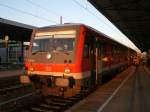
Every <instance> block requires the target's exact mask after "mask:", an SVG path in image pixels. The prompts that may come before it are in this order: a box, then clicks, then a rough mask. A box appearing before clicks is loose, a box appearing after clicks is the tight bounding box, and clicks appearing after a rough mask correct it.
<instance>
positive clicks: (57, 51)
mask: <svg viewBox="0 0 150 112" xmlns="http://www.w3.org/2000/svg"><path fill="white" fill-rule="evenodd" d="M78 36H79V27H77V26H72V27H71V26H70V27H60V26H59V27H46V28H39V29H36V30H35V31H33V34H32V38H31V43H30V49H29V53H28V57H27V59H26V60H25V75H22V76H21V77H20V80H21V82H22V83H30V84H32V85H33V86H34V87H35V88H38V89H40V90H41V91H42V92H43V94H44V95H49V94H51V95H56V96H66V97H71V96H73V95H75V94H76V93H77V92H78V89H77V88H78V86H75V79H78V72H79V71H80V67H79V66H78V64H77V60H76V58H77V57H76V55H78V54H77V42H78V39H77V37H78Z"/></svg>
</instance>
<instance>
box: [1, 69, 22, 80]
mask: <svg viewBox="0 0 150 112" xmlns="http://www.w3.org/2000/svg"><path fill="white" fill-rule="evenodd" d="M21 73H22V72H21V70H20V69H18V70H8V71H0V78H4V77H11V76H19V75H21Z"/></svg>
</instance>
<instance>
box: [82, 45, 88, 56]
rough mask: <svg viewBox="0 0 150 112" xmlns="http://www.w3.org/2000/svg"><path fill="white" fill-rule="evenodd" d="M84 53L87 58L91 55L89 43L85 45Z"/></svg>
mask: <svg viewBox="0 0 150 112" xmlns="http://www.w3.org/2000/svg"><path fill="white" fill-rule="evenodd" d="M83 53H84V54H83V55H84V57H85V58H88V57H89V47H88V45H87V44H85V45H84V52H83Z"/></svg>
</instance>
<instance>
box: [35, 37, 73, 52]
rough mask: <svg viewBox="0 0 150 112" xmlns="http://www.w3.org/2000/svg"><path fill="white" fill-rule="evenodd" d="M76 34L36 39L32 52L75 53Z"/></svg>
mask: <svg viewBox="0 0 150 112" xmlns="http://www.w3.org/2000/svg"><path fill="white" fill-rule="evenodd" d="M74 43H75V34H57V35H48V36H40V37H35V40H34V42H33V47H32V52H33V53H34V52H49V51H50V52H59V51H61V52H66V51H67V52H68V51H73V49H74V45H75V44H74Z"/></svg>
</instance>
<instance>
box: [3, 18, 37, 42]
mask: <svg viewBox="0 0 150 112" xmlns="http://www.w3.org/2000/svg"><path fill="white" fill-rule="evenodd" d="M34 28H36V27H34V26H30V25H26V24H23V23H19V22H15V21H11V20H7V19H3V18H0V39H1V40H4V38H5V36H6V35H7V36H8V37H9V40H15V41H22V42H24V41H29V40H30V35H31V33H32V30H33V29H34Z"/></svg>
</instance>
